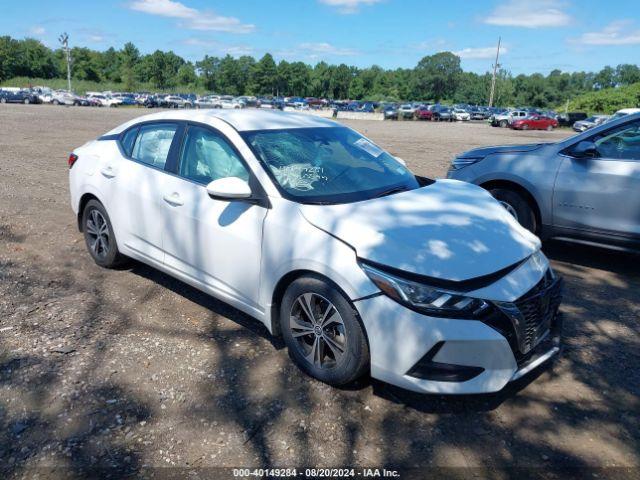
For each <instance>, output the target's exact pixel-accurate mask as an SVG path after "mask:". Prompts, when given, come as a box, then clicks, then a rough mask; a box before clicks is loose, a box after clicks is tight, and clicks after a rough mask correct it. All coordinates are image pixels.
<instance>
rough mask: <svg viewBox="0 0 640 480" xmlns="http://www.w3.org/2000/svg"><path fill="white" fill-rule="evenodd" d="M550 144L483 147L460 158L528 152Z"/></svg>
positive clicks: (462, 154) (465, 153)
mask: <svg viewBox="0 0 640 480" xmlns="http://www.w3.org/2000/svg"><path fill="white" fill-rule="evenodd" d="M545 145H549V144H548V143H531V144H525V145H501V146H495V147H481V148H475V149H473V150H469V151H467V152H464V153H461V154H460V155H458V158H484V157H486V156H488V155H492V154H494V153H526V152H532V151H534V150H537V149H539V148H542V147H544V146H545Z"/></svg>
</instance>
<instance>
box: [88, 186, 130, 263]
mask: <svg viewBox="0 0 640 480" xmlns="http://www.w3.org/2000/svg"><path fill="white" fill-rule="evenodd" d="M94 211H96V212H98V214H99V215H100V216H101V217H102V218H103V219H104V221H105V223H106V233H107V235H106V236H107V237H108V242H107V245H106V248H103V249H101V248H100V247H98V248H97V249H95V248H93V242H94V241H97V240H96V239H95V238H94V236H93V235H92V234H91V232H90V231H91V226H90V224H89V223H88V222H90V221H91V222H92V223H93V224H94V225H96V222H95V221H94V220H93V212H94ZM99 226H100V225H98V227H99ZM82 232H83V233H84V241H85V244H86V245H87V250H89V254H90V255H91V258H93V260H94V262H96V264H98V265H100V266H101V267H104V268H114V267H117V266H120V265H122V264H123V263H125V262H126V260H127V257H125V256H124V255H122V254H121V253H120V251H119V250H118V242H117V241H116V236H115V234H114V233H113V227H112V226H111V220H110V219H109V215H108V214H107V211H106V210H105V208H104V206H103V205H102V203H100V202H99V201H98V200H95V199H94V200H89V202H87V204H86V205H85V207H84V210H83V211H82ZM102 245H104V243H103V244H102Z"/></svg>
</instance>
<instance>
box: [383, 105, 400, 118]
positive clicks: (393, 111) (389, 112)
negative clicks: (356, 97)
mask: <svg viewBox="0 0 640 480" xmlns="http://www.w3.org/2000/svg"><path fill="white" fill-rule="evenodd" d="M382 113H383V115H384V119H385V120H398V108H397V107H396V106H394V105H388V106H386V107H385V108H384V110H383V111H382Z"/></svg>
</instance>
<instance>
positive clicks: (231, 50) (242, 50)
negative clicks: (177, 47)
mask: <svg viewBox="0 0 640 480" xmlns="http://www.w3.org/2000/svg"><path fill="white" fill-rule="evenodd" d="M182 44H183V45H188V46H193V47H204V48H207V49H210V50H213V52H215V53H218V54H222V55H226V54H229V55H231V56H233V57H238V56H242V55H252V54H254V53H255V49H254V48H253V47H252V46H250V45H227V44H224V43H219V42H216V41H213V40H203V39H201V38H187V39H186V40H183V41H182Z"/></svg>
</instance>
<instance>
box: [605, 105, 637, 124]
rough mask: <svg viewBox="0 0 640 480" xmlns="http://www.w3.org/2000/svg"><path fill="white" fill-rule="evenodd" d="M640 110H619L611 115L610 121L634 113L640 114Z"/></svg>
mask: <svg viewBox="0 0 640 480" xmlns="http://www.w3.org/2000/svg"><path fill="white" fill-rule="evenodd" d="M639 112H640V108H623V109H622V110H618V111H617V112H616V113H614V114H613V115H611V118H610V119H609V120H610V121H612V120H617V119H618V118H622V117H625V116H627V115H633V114H634V113H639Z"/></svg>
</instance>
